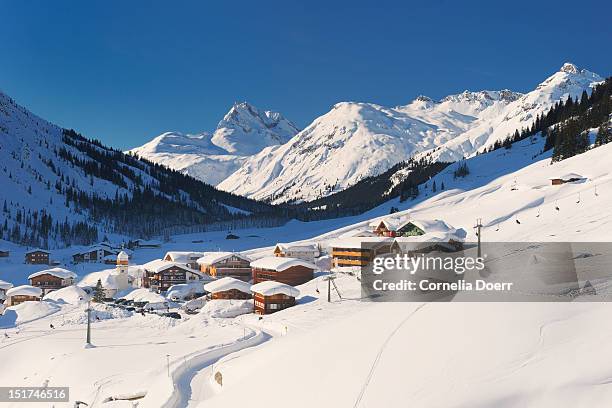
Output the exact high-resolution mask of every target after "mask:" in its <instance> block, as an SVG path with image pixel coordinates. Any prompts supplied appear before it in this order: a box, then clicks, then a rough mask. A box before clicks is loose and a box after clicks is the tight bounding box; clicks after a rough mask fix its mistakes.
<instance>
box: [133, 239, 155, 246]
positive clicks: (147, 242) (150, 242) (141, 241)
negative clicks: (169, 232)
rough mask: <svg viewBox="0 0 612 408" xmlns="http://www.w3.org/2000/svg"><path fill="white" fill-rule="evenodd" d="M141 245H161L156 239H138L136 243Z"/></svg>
mask: <svg viewBox="0 0 612 408" xmlns="http://www.w3.org/2000/svg"><path fill="white" fill-rule="evenodd" d="M134 242H137V243H138V244H139V245H161V242H160V241H157V240H154V239H149V240H147V239H140V238H139V239H137V240H136V241H134Z"/></svg>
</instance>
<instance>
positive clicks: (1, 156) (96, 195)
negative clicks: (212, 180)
mask: <svg viewBox="0 0 612 408" xmlns="http://www.w3.org/2000/svg"><path fill="white" fill-rule="evenodd" d="M170 139H172V137H171V136H167V137H165V138H164V140H170ZM178 139H181V138H178ZM181 140H182V139H181ZM197 141H198V139H197V138H195V139H194V140H191V141H190V146H191V147H190V148H191V149H195V148H196V147H194V146H197V148H198V149H200V150H204V149H206V148H207V147H206V143H207V142H206V141H204V140H200V141H199V144H198V143H197ZM175 144H178V143H175ZM158 146H159V147H160V148H163V146H164V144H163V143H160V144H158ZM213 149H219V148H218V147H214V146H211V147H210V150H211V151H213ZM0 205H1V206H2V211H1V212H0V238H1V237H7V238H8V239H10V240H11V241H13V242H21V243H27V244H30V245H36V246H38V245H42V246H54V245H56V244H57V245H62V244H70V243H76V242H81V243H87V242H88V241H95V240H96V239H98V236H97V232H98V231H99V232H100V235H101V236H100V238H101V237H102V234H106V233H120V234H125V235H136V234H139V235H142V236H144V235H146V234H149V233H155V232H157V233H159V232H161V231H162V230H163V229H164V228H168V227H171V228H174V227H192V226H195V225H203V224H206V223H208V222H217V221H224V220H230V219H233V218H235V217H234V212H235V211H234V210H235V209H243V210H246V211H248V212H258V211H260V210H261V211H266V212H269V211H270V210H271V209H270V207H269V206H264V207H262V204H261V203H255V202H253V201H251V200H246V199H244V198H242V197H237V196H234V195H232V194H228V193H226V192H224V191H218V190H216V189H215V188H214V187H211V186H209V185H206V184H204V183H202V182H199V181H197V180H194V179H192V178H190V177H186V176H184V175H183V174H180V173H177V172H175V171H171V170H168V169H166V168H163V167H160V166H152V165H151V164H150V163H149V162H146V161H142V160H139V159H138V158H136V157H134V156H130V155H126V154H124V153H122V152H120V151H117V150H114V149H110V148H107V147H105V146H103V145H102V144H100V143H99V142H95V141H91V140H88V139H86V138H84V137H83V136H81V135H79V134H78V133H76V132H74V131H72V130H66V129H62V128H60V127H58V126H56V125H54V124H52V123H49V122H47V121H46V120H44V119H42V118H40V117H38V116H36V115H34V114H33V113H31V112H30V111H28V110H27V109H26V108H24V107H22V106H20V105H18V104H17V103H16V102H15V101H14V100H13V99H11V98H10V97H9V96H7V95H5V94H4V93H2V92H0ZM236 211H238V210H236ZM151 219H155V220H156V221H155V222H151ZM145 220H146V222H145ZM147 231H148V232H147Z"/></svg>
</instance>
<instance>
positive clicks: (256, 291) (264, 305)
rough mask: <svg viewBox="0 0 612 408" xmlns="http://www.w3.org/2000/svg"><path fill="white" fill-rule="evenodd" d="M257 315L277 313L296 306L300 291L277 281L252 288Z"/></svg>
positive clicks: (258, 284) (261, 283)
mask: <svg viewBox="0 0 612 408" xmlns="http://www.w3.org/2000/svg"><path fill="white" fill-rule="evenodd" d="M251 291H252V292H253V304H254V308H255V313H257V314H261V315H265V314H270V313H275V312H278V311H280V310H283V309H287V308H288V307H291V306H294V305H295V303H296V302H295V299H296V298H297V297H298V296H299V295H300V291H299V290H298V289H296V288H294V287H293V286H290V285H286V284H284V283H280V282H275V281H264V282H260V283H257V284H255V285H253V286H251Z"/></svg>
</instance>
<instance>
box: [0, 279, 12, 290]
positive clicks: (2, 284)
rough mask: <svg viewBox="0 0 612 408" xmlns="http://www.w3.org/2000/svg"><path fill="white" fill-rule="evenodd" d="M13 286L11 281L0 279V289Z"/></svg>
mask: <svg viewBox="0 0 612 408" xmlns="http://www.w3.org/2000/svg"><path fill="white" fill-rule="evenodd" d="M12 287H13V284H12V283H11V282H6V281H3V280H0V289H2V290H8V289H10V288H12Z"/></svg>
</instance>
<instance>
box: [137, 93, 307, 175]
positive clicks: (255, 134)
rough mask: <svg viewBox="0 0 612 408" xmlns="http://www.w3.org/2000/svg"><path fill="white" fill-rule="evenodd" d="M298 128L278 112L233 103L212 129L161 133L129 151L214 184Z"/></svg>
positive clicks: (290, 136) (246, 104)
mask: <svg viewBox="0 0 612 408" xmlns="http://www.w3.org/2000/svg"><path fill="white" fill-rule="evenodd" d="M298 132H299V129H298V128H297V127H296V126H295V125H294V124H293V123H292V122H290V121H289V120H287V119H285V118H284V117H283V116H282V115H281V114H280V113H278V112H272V111H259V110H258V109H257V108H255V107H254V106H252V105H250V104H248V103H246V102H242V103H238V104H234V106H232V108H231V109H230V111H229V112H228V113H227V114H226V115H225V117H224V118H223V119H222V120H221V121H220V122H219V124H218V125H217V129H216V130H215V131H214V132H213V133H208V132H203V133H199V134H195V135H189V134H182V133H180V132H166V133H163V134H161V135H159V136H157V137H156V138H154V139H153V140H151V141H150V142H148V143H146V144H144V145H142V146H140V147H137V148H135V149H132V150H131V151H130V152H131V153H133V154H137V155H139V156H140V157H144V158H146V159H148V160H150V161H152V162H155V163H160V164H164V165H165V166H168V167H170V168H172V169H175V170H180V171H183V172H184V173H186V174H189V175H191V176H193V177H195V178H197V179H200V180H202V181H205V182H207V183H209V184H212V185H216V184H219V183H220V182H221V181H223V180H224V179H226V178H227V177H228V176H229V175H230V174H232V173H233V172H234V171H236V170H237V169H238V168H240V166H241V165H242V164H243V163H244V161H245V160H246V159H247V157H249V156H252V155H254V154H256V153H258V152H260V151H261V150H263V149H264V148H266V147H269V146H275V145H281V144H284V143H286V142H288V141H289V140H290V139H291V138H292V137H293V136H295V135H296V134H297V133H298Z"/></svg>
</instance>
